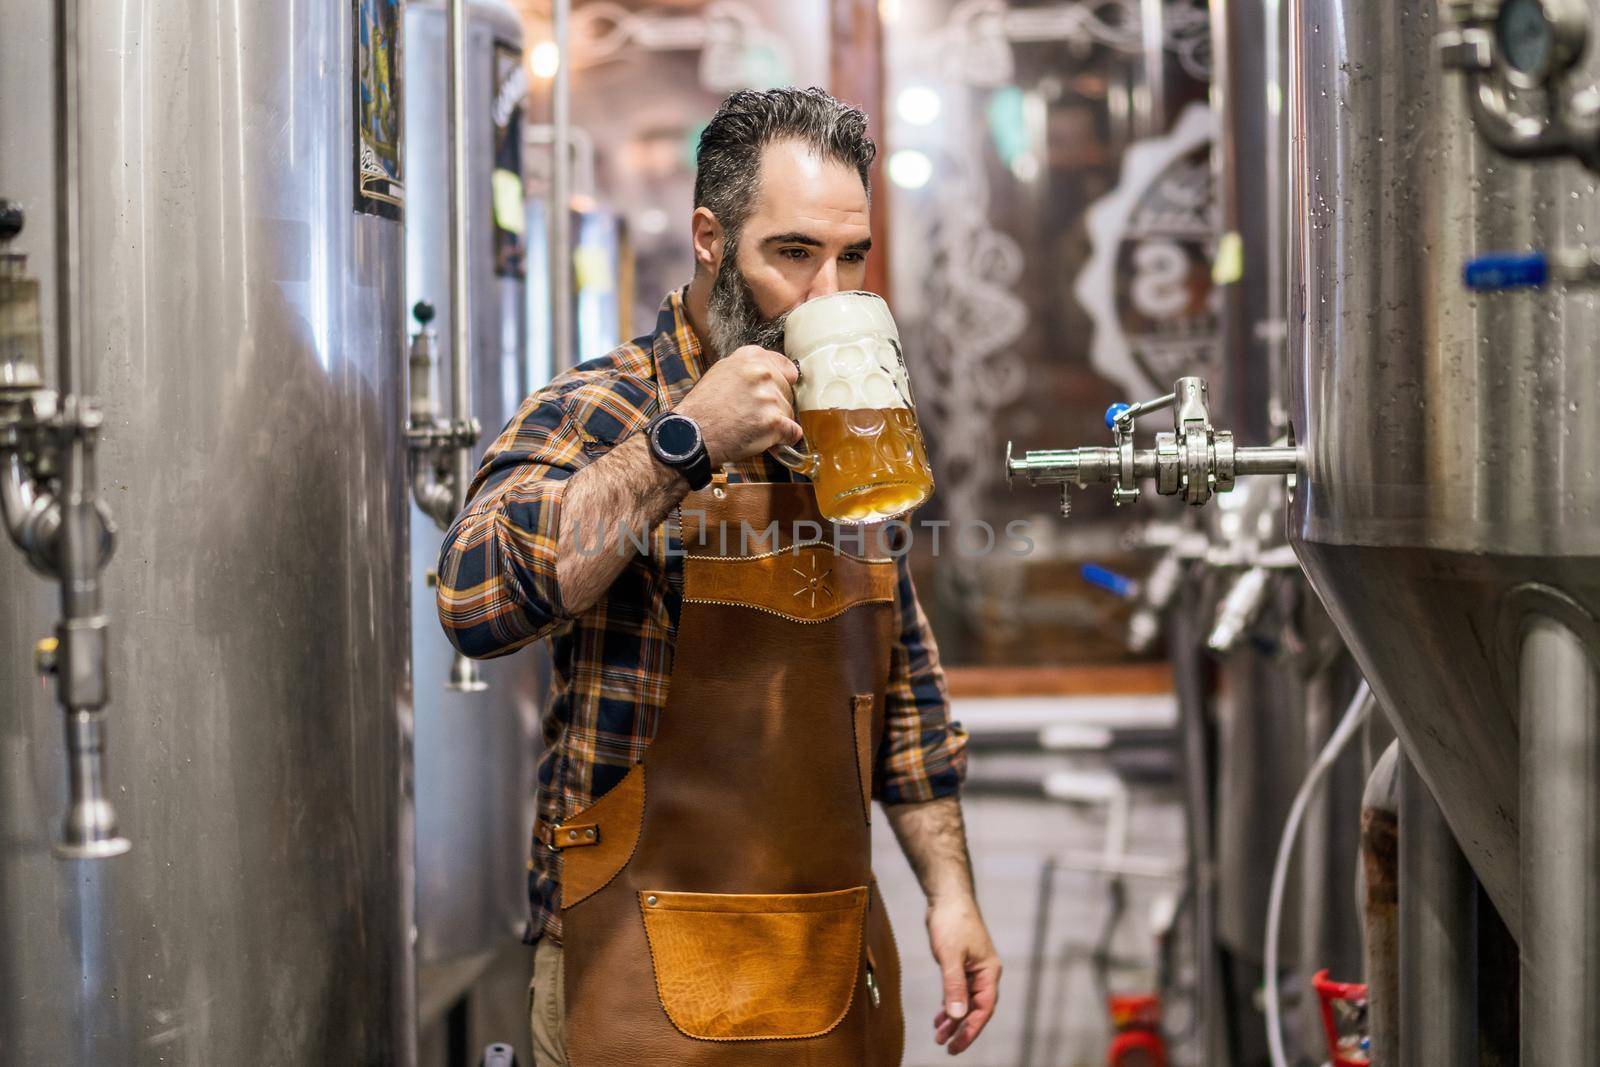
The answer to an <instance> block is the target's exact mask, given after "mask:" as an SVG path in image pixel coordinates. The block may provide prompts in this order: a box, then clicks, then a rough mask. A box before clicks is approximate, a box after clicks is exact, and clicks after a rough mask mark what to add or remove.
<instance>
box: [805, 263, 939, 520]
mask: <svg viewBox="0 0 1600 1067" xmlns="http://www.w3.org/2000/svg"><path fill="white" fill-rule="evenodd" d="M783 350H784V353H785V354H786V355H787V356H788V357H789V358H790V359H792V360H794V362H795V365H796V366H797V367H798V368H799V369H800V378H799V380H798V381H797V382H795V387H794V407H795V418H796V419H797V420H798V421H799V423H800V427H801V429H803V430H804V431H805V442H804V444H805V449H806V450H805V451H796V450H795V449H792V448H789V447H787V446H783V445H780V446H779V447H777V448H775V449H773V454H774V455H776V456H777V457H778V459H779V460H781V461H782V462H783V463H785V464H786V465H788V466H789V467H791V468H793V469H794V470H797V471H799V472H800V473H802V474H805V475H807V476H808V477H809V478H810V479H811V481H812V485H813V486H814V487H815V489H816V493H817V507H818V510H820V511H821V512H822V514H823V515H824V516H826V517H827V518H829V519H831V520H833V521H834V522H846V523H863V522H875V521H877V520H879V519H889V518H893V517H895V516H896V515H903V514H905V513H906V512H908V511H910V510H911V509H912V508H915V507H917V506H918V505H919V504H921V503H922V502H923V501H925V500H927V499H928V497H929V496H931V495H932V494H933V470H932V468H931V467H929V466H928V455H927V452H926V450H925V449H924V448H923V443H922V433H921V431H920V430H919V429H918V428H917V413H916V407H915V405H913V404H912V402H911V382H910V379H909V378H908V377H907V375H906V365H905V359H904V357H903V356H902V354H901V352H900V334H899V331H898V330H896V329H895V325H894V317H893V316H891V315H890V314H889V307H888V305H887V304H885V303H884V302H883V300H882V299H881V298H879V297H877V296H875V295H874V294H872V293H834V294H832V295H830V296H823V297H818V298H817V299H815V300H811V301H807V302H806V303H804V304H801V305H800V306H799V307H797V308H795V309H794V310H793V311H791V312H790V313H789V317H788V319H787V320H786V321H785V325H784V337H783Z"/></svg>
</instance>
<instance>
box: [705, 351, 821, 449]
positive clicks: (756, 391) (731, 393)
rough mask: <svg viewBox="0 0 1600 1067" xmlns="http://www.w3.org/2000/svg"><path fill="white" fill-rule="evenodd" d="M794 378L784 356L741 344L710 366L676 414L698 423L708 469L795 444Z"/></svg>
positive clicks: (797, 428)
mask: <svg viewBox="0 0 1600 1067" xmlns="http://www.w3.org/2000/svg"><path fill="white" fill-rule="evenodd" d="M799 376H800V372H799V370H797V369H796V367H795V365H794V364H793V363H791V362H790V361H789V359H788V358H787V357H784V356H780V355H779V354H778V353H776V352H770V351H768V350H767V349H765V348H758V347H756V346H755V345H745V346H744V347H743V348H741V349H738V350H737V351H735V352H733V353H732V354H731V355H728V356H725V357H724V358H722V359H719V360H717V362H715V363H713V364H712V365H711V369H710V370H708V371H706V372H705V374H704V376H702V377H701V379H700V380H699V381H698V382H696V383H695V384H694V388H693V389H691V390H689V394H688V395H687V396H685V397H684V398H683V400H682V401H681V402H679V404H678V406H677V408H676V410H677V411H678V412H679V413H680V414H683V415H687V416H689V417H690V418H691V419H693V420H694V421H695V422H696V423H698V424H699V426H700V438H701V440H703V441H704V442H705V445H706V451H707V452H709V453H710V454H711V465H712V466H713V467H720V466H722V465H723V464H724V463H736V462H738V461H739V460H741V459H749V458H750V457H751V456H756V455H760V454H761V453H762V452H765V451H766V450H767V449H769V448H771V447H772V446H773V445H777V444H791V445H792V444H794V443H795V442H796V441H798V440H800V437H801V431H800V424H799V423H798V422H795V421H794V383H795V380H796V379H797V378H798V377H799Z"/></svg>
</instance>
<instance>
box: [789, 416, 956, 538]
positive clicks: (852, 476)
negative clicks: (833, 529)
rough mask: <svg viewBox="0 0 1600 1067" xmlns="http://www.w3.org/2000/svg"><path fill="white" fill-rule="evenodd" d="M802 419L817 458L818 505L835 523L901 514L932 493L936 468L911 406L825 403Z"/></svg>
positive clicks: (813, 477) (803, 427) (815, 481)
mask: <svg viewBox="0 0 1600 1067" xmlns="http://www.w3.org/2000/svg"><path fill="white" fill-rule="evenodd" d="M799 418H800V426H801V428H802V429H804V430H805V432H806V442H807V443H808V444H809V445H810V446H811V448H812V451H813V452H814V453H815V454H816V456H817V458H818V462H817V469H816V472H815V473H814V474H812V475H811V481H812V484H813V485H814V486H815V487H816V491H817V504H818V507H819V508H820V509H821V511H822V513H823V514H824V515H826V516H828V517H829V518H830V519H832V520H834V521H835V522H870V521H872V520H874V519H878V518H884V517H887V516H893V515H901V514H904V513H905V512H907V511H910V510H911V509H912V508H914V507H916V506H917V505H919V504H921V503H922V502H923V501H925V500H927V499H928V497H929V496H930V495H932V493H933V470H932V468H930V467H929V466H928V456H927V453H926V452H925V451H924V450H923V447H922V434H921V433H919V432H918V430H917V416H916V414H915V413H914V412H913V411H912V410H911V409H910V408H890V409H888V410H886V411H880V410H878V409H876V408H848V409H845V408H824V409H822V410H821V411H802V412H800V413H799Z"/></svg>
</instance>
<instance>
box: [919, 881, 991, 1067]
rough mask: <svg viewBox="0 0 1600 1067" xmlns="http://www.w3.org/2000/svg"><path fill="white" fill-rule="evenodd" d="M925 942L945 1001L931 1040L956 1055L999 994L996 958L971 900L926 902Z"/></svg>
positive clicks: (983, 1021)
mask: <svg viewBox="0 0 1600 1067" xmlns="http://www.w3.org/2000/svg"><path fill="white" fill-rule="evenodd" d="M928 943H929V944H930V945H931V946H932V948H933V958H934V960H935V961H937V962H938V964H939V971H940V973H941V974H942V975H943V976H944V1006H943V1007H942V1008H941V1009H940V1010H939V1014H938V1015H936V1016H934V1019H933V1039H934V1040H935V1041H936V1042H938V1043H939V1044H941V1045H943V1044H945V1043H946V1042H948V1043H949V1047H948V1051H949V1053H950V1055H952V1056H954V1055H957V1054H959V1053H962V1052H965V1051H966V1050H967V1047H968V1046H969V1045H971V1044H972V1043H973V1042H974V1041H976V1040H977V1039H978V1035H979V1034H981V1033H983V1028H984V1026H985V1025H987V1024H988V1022H989V1017H990V1016H992V1015H993V1014H994V1006H995V1002H996V1000H998V999H999V996H1000V957H999V956H998V955H996V954H995V951H994V942H992V941H990V940H989V930H988V927H986V926H985V925H984V923H983V916H982V915H980V914H979V913H978V905H977V902H976V901H973V900H971V899H968V900H963V901H956V902H952V903H933V904H930V905H929V907H928Z"/></svg>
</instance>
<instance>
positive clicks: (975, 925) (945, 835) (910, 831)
mask: <svg viewBox="0 0 1600 1067" xmlns="http://www.w3.org/2000/svg"><path fill="white" fill-rule="evenodd" d="M883 810H884V813H885V814H887V815H888V816H889V825H890V826H891V827H893V828H894V836H895V838H896V839H898V840H899V842H900V849H901V851H903V852H904V853H905V854H906V859H907V860H909V861H910V862H911V869H912V870H913V871H915V872H916V874H917V881H918V882H920V883H921V884H922V892H923V893H924V894H925V895H926V896H927V898H928V944H929V945H930V946H931V947H932V949H933V959H934V962H936V963H937V964H938V965H939V971H940V974H941V975H942V976H943V979H944V1006H943V1007H941V1008H940V1009H939V1014H937V1015H935V1016H934V1017H933V1039H934V1040H935V1041H937V1042H938V1043H939V1044H941V1045H944V1044H946V1043H948V1046H949V1050H950V1055H952V1056H954V1055H955V1054H957V1053H958V1052H965V1051H966V1050H967V1046H968V1045H970V1044H972V1043H973V1042H974V1041H976V1040H977V1039H978V1035H979V1034H981V1033H982V1032H983V1028H984V1026H986V1025H987V1024H988V1022H989V1017H990V1016H991V1015H993V1014H994V1006H995V1002H996V1001H997V1000H998V999H999V996H1000V957H999V956H997V955H996V954H995V951H994V942H992V941H990V940H989V930H988V928H987V927H986V926H984V925H983V916H982V915H980V914H979V913H978V897H977V893H976V892H974V890H973V886H972V861H971V860H970V859H968V858H967V831H966V827H965V826H964V825H963V823H962V820H961V803H960V801H958V800H957V799H956V798H955V797H953V796H952V797H943V798H941V799H939V800H929V801H925V802H923V803H920V804H893V805H888V806H886V807H885V808H884V809H883Z"/></svg>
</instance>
